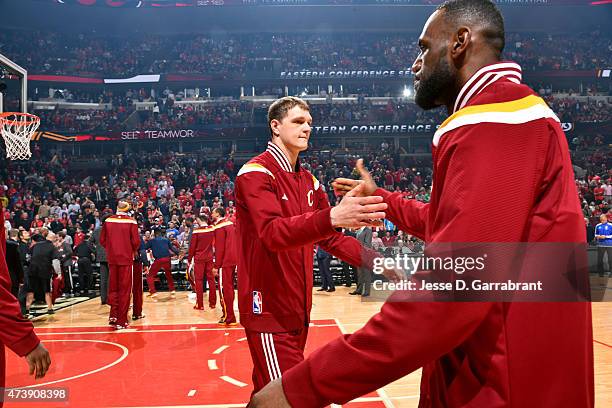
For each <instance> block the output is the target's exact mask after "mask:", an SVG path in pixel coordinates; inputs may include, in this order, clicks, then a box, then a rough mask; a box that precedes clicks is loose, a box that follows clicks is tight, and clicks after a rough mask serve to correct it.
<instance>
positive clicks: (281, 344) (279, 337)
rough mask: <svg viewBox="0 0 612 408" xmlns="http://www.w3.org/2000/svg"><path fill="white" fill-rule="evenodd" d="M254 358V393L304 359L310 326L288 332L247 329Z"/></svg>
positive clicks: (252, 357)
mask: <svg viewBox="0 0 612 408" xmlns="http://www.w3.org/2000/svg"><path fill="white" fill-rule="evenodd" d="M245 332H246V337H247V341H248V343H249V350H250V352H251V359H252V360H253V385H254V388H253V394H251V395H254V394H255V393H256V392H257V391H259V390H261V389H262V388H263V387H264V386H265V385H266V384H267V383H269V382H271V381H273V380H276V379H277V378H280V377H281V375H282V373H284V372H285V371H287V370H289V369H290V368H291V367H294V366H296V365H297V364H299V363H300V362H302V361H303V360H304V347H306V338H307V337H308V327H304V328H303V329H300V330H296V331H293V332H288V333H260V332H254V331H251V330H245Z"/></svg>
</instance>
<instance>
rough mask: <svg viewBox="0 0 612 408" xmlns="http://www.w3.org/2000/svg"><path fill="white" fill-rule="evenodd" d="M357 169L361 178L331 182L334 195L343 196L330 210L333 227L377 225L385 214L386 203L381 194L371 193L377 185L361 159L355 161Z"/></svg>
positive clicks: (379, 224) (338, 179) (339, 179)
mask: <svg viewBox="0 0 612 408" xmlns="http://www.w3.org/2000/svg"><path fill="white" fill-rule="evenodd" d="M357 170H358V171H359V174H360V176H361V180H353V179H347V178H337V179H336V180H334V181H333V183H332V187H333V188H334V192H335V193H336V195H339V196H343V198H342V201H340V204H338V205H337V206H335V207H334V208H332V210H331V222H332V225H333V226H334V228H339V227H342V228H361V227H378V226H381V225H382V220H383V219H384V218H385V216H386V214H385V210H386V209H387V204H385V203H384V202H383V198H382V197H381V196H374V195H372V194H374V191H376V188H377V187H376V183H374V180H373V179H372V176H371V175H370V172H369V171H368V170H367V169H366V168H365V167H364V165H363V159H359V160H358V161H357Z"/></svg>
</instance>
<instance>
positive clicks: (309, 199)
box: [308, 190, 314, 207]
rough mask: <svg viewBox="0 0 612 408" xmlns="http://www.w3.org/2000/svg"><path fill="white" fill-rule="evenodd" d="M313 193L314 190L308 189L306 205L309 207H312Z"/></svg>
mask: <svg viewBox="0 0 612 408" xmlns="http://www.w3.org/2000/svg"><path fill="white" fill-rule="evenodd" d="M313 193H314V192H313V191H312V190H310V191H309V192H308V205H309V206H310V207H312V206H313V204H314V202H313V201H312V194H313Z"/></svg>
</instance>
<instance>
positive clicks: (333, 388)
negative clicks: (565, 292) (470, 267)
mask: <svg viewBox="0 0 612 408" xmlns="http://www.w3.org/2000/svg"><path fill="white" fill-rule="evenodd" d="M520 81H521V68H520V66H518V65H517V64H515V63H510V62H502V63H498V64H493V65H490V66H487V67H484V68H482V69H481V70H480V71H478V72H477V73H476V74H475V75H474V76H473V77H472V78H471V79H470V80H469V81H468V82H467V83H466V85H465V86H464V88H463V89H462V90H461V92H460V93H459V96H458V98H457V103H456V105H455V112H454V114H453V115H451V116H450V117H449V118H448V119H447V120H446V121H445V122H444V123H443V124H442V125H441V126H440V128H439V129H438V130H437V131H436V133H435V135H434V140H433V151H432V155H433V164H434V182H433V187H432V192H431V201H430V203H428V204H425V203H421V202H418V201H416V200H406V199H404V198H403V197H402V196H401V194H393V193H389V192H387V191H385V190H382V189H379V190H377V191H376V193H375V194H379V195H383V197H384V198H385V202H386V203H387V204H389V209H388V210H387V214H388V215H387V218H388V219H389V220H391V221H392V222H393V223H394V224H395V225H397V226H398V228H400V229H402V230H403V231H406V232H408V233H410V234H413V235H416V236H417V237H419V238H421V239H424V240H425V241H426V242H427V243H429V244H432V243H462V242H479V243H483V242H491V243H496V242H506V243H508V242H510V243H517V242H530V243H541V242H568V243H584V242H585V238H586V237H585V228H584V221H583V218H582V213H581V211H580V205H579V202H578V194H577V192H576V187H575V183H574V172H573V169H572V164H571V161H570V155H569V151H568V146H567V141H566V138H565V135H564V134H563V131H562V130H561V127H560V124H559V119H558V118H557V117H556V115H555V114H554V113H553V112H552V111H551V110H550V109H549V108H548V106H546V103H545V102H544V101H543V100H542V99H541V98H539V97H538V96H536V95H535V94H534V92H533V91H532V90H531V89H529V88H528V87H527V86H525V85H522V84H521V83H520ZM499 214H503V216H502V217H500V216H499ZM562 275H563V270H559V277H558V278H559V280H563V279H565V277H564V276H562ZM586 278H587V279H588V277H586ZM419 367H423V372H422V377H421V398H420V402H419V407H422V408H424V407H452V408H459V407H461V408H468V407H470V408H480V407H487V408H492V407H496V408H500V407H506V408H510V407H512V408H515V407H516V408H523V407H538V408H546V407H550V408H559V407H563V408H587V407H593V405H594V386H593V334H592V322H591V305H590V303H588V302H564V303H552V302H551V303H528V302H516V303H503V302H498V303H494V302H481V303H478V302H465V303H454V302H447V303H443V302H437V303H416V302H387V303H386V304H385V305H384V306H383V307H382V309H381V311H380V313H379V314H377V315H375V316H374V317H373V318H372V319H371V320H370V321H369V322H368V323H367V324H366V325H365V326H364V327H363V328H362V329H361V330H359V331H357V332H355V333H354V334H352V335H347V336H343V337H340V338H338V339H336V340H334V341H332V342H330V343H329V344H327V345H326V346H323V347H321V348H320V349H319V350H317V351H315V352H314V353H312V354H311V355H310V356H309V357H308V358H307V359H306V360H305V361H304V362H302V363H300V364H299V365H297V366H295V367H293V368H292V369H290V370H288V371H287V372H286V373H284V375H283V388H284V390H285V393H286V394H287V397H288V399H289V402H290V403H291V405H292V406H293V407H294V408H298V407H308V408H313V407H322V406H325V405H327V404H329V403H330V402H336V403H344V402H346V401H348V400H351V399H353V398H355V397H358V396H360V395H363V394H366V393H367V392H370V391H373V390H376V389H378V388H380V387H382V386H383V385H385V384H388V383H389V382H391V381H394V380H396V379H398V378H401V377H403V376H404V375H406V374H408V373H410V372H412V371H414V370H416V369H418V368H419Z"/></svg>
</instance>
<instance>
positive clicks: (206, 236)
mask: <svg viewBox="0 0 612 408" xmlns="http://www.w3.org/2000/svg"><path fill="white" fill-rule="evenodd" d="M214 239H215V228H214V227H212V226H211V227H202V228H196V229H194V230H193V233H192V234H191V242H189V260H190V261H191V260H192V259H194V258H195V260H196V261H198V262H210V261H212V260H213V241H214Z"/></svg>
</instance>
